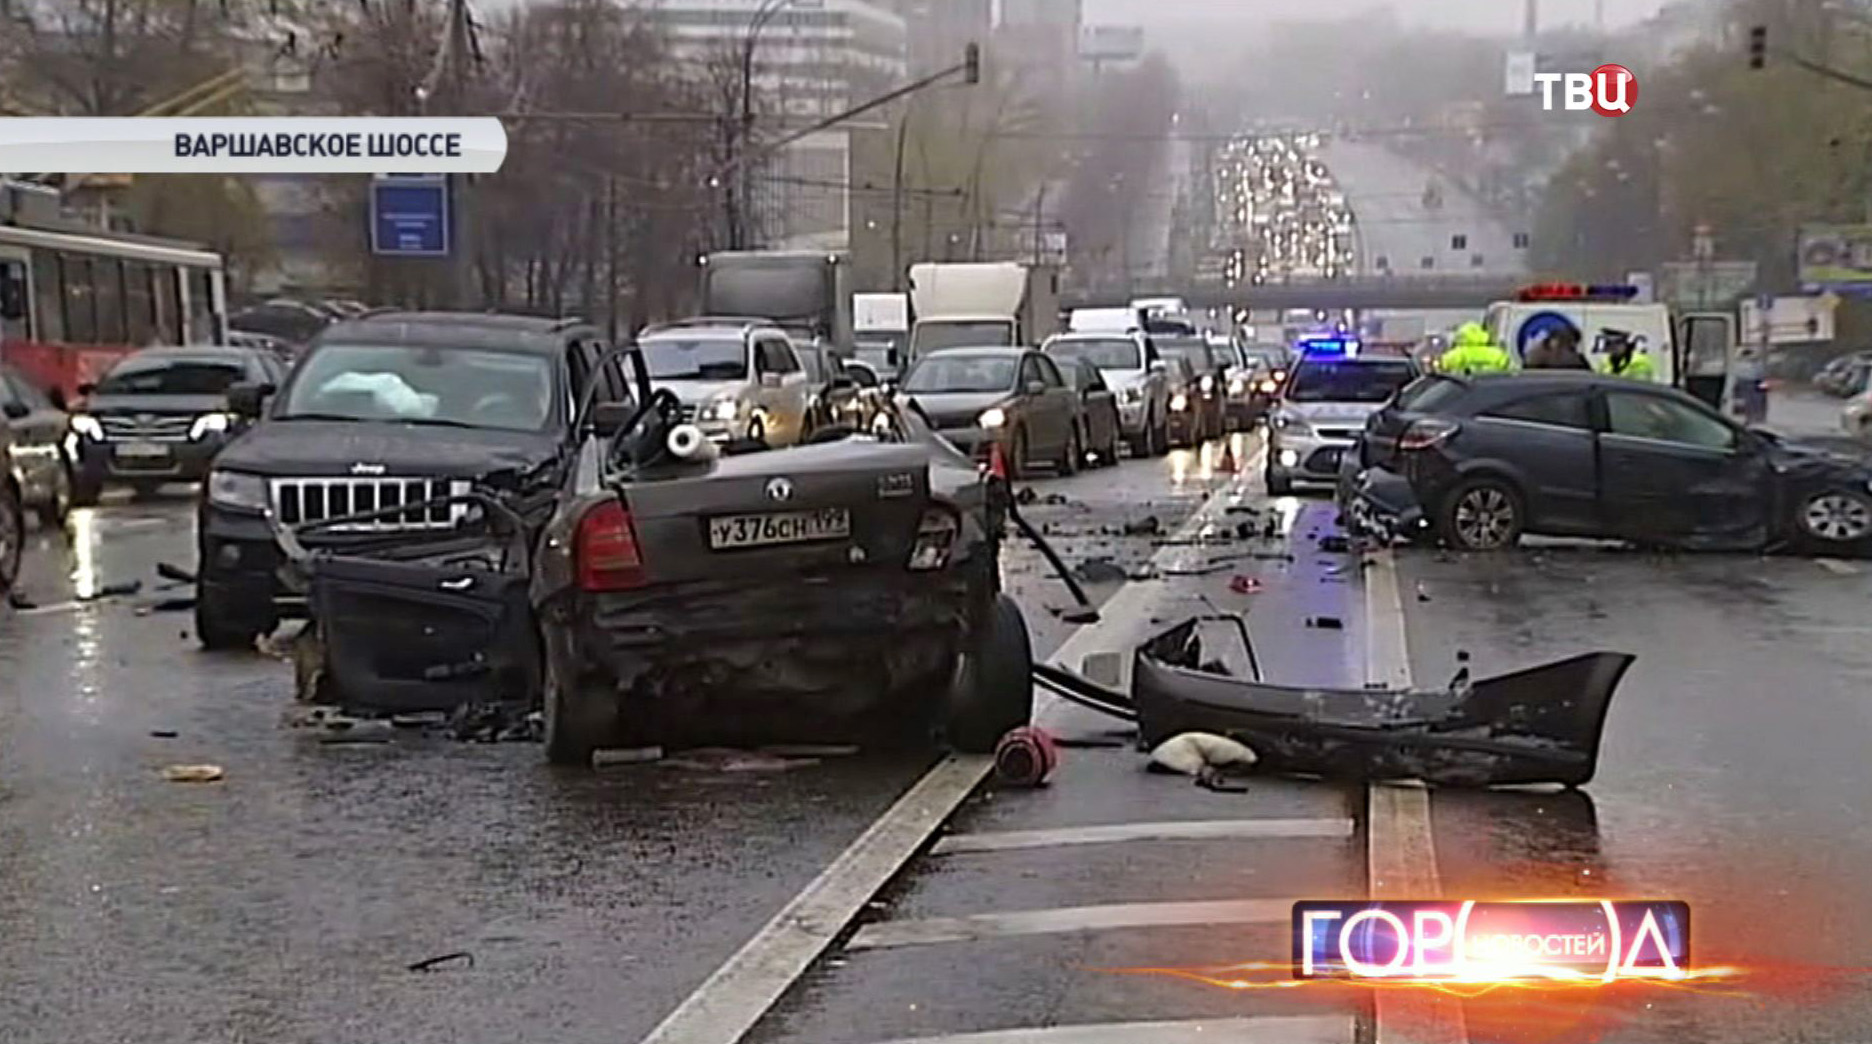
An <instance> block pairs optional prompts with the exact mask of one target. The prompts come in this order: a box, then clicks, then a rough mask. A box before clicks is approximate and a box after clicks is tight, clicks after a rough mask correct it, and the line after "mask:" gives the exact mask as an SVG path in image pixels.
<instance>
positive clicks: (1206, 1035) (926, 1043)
mask: <svg viewBox="0 0 1872 1044" xmlns="http://www.w3.org/2000/svg"><path fill="white" fill-rule="evenodd" d="M1352 1032H1353V1026H1352V1020H1351V1019H1350V1018H1348V1017H1346V1016H1342V1015H1262V1016H1250V1017H1247V1018H1234V1019H1185V1020H1182V1021H1179V1022H1099V1023H1092V1024H1089V1025H1079V1026H1046V1027H1033V1028H1025V1029H1011V1030H988V1031H986V1032H982V1033H952V1034H948V1035H945V1036H940V1037H902V1038H899V1039H897V1040H890V1041H883V1042H881V1044H1192V1042H1201V1044H1344V1042H1345V1041H1346V1040H1349V1039H1351V1037H1352Z"/></svg>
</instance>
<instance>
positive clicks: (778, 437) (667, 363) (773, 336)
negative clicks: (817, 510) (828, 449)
mask: <svg viewBox="0 0 1872 1044" xmlns="http://www.w3.org/2000/svg"><path fill="white" fill-rule="evenodd" d="M637 345H638V348H639V350H640V351H641V352H642V353H643V359H644V364H645V365H646V366H647V367H649V370H650V378H651V380H653V381H655V382H656V384H657V387H659V388H668V389H669V390H670V391H671V392H672V393H673V394H675V396H676V397H677V398H678V399H679V400H681V401H682V403H683V408H684V409H685V410H687V411H688V412H687V413H686V414H685V415H684V419H686V420H689V421H691V422H692V423H694V424H695V425H696V426H697V427H698V428H701V429H702V433H703V434H704V435H707V436H708V437H709V439H710V440H711V441H714V442H716V443H718V444H719V443H726V442H729V441H731V440H736V439H747V440H750V441H754V442H761V443H765V444H766V445H769V446H792V445H795V444H797V443H799V442H800V441H801V440H803V439H805V437H806V436H807V434H809V429H810V426H811V421H812V417H811V404H812V392H813V385H812V378H811V377H810V376H809V375H808V374H807V372H806V367H805V365H804V364H803V363H802V362H801V361H800V358H799V353H798V352H797V351H796V350H795V349H794V345H793V340H792V339H791V338H790V337H788V336H787V334H786V331H784V330H782V329H781V328H780V327H779V326H777V325H775V324H773V323H771V322H768V321H767V320H764V319H739V318H721V317H714V316H697V317H695V318H691V319H683V320H679V321H677V322H673V323H663V324H660V325H657V326H652V327H649V328H648V329H646V330H644V331H643V332H642V333H641V334H639V335H638V337H637Z"/></svg>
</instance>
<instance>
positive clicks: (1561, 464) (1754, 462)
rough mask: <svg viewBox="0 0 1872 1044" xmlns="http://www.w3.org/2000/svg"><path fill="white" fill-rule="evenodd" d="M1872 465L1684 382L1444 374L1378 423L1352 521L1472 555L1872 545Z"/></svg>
mask: <svg viewBox="0 0 1872 1044" xmlns="http://www.w3.org/2000/svg"><path fill="white" fill-rule="evenodd" d="M1869 483H1872V464H1868V463H1867V462H1866V460H1865V459H1864V458H1863V455H1856V454H1846V453H1841V452H1839V451H1838V450H1836V449H1834V448H1831V447H1829V446H1827V445H1825V444H1822V443H1818V442H1809V441H1803V440H1801V439H1797V438H1791V437H1786V436H1782V435H1778V434H1775V433H1773V432H1771V431H1768V430H1765V429H1760V428H1745V427H1742V426H1741V425H1739V424H1737V423H1735V422H1734V421H1732V420H1731V419H1729V418H1728V417H1725V416H1724V415H1723V414H1722V413H1721V412H1719V411H1717V410H1715V409H1712V408H1711V407H1709V406H1708V405H1707V404H1705V403H1704V402H1703V401H1702V400H1700V399H1698V398H1696V397H1695V396H1692V395H1689V394H1687V393H1685V392H1682V391H1679V390H1677V389H1675V388H1668V387H1664V386H1662V385H1658V384H1654V383H1650V382H1640V381H1630V380H1626V379H1623V378H1619V377H1613V376H1607V375H1600V374H1592V373H1586V372H1581V371H1568V370H1539V371H1523V372H1522V373H1518V374H1502V375H1488V376H1481V377H1454V376H1448V375H1438V376H1432V377H1426V378H1424V379H1423V380H1421V381H1419V382H1417V383H1415V384H1413V385H1411V386H1410V387H1409V388H1407V389H1405V390H1404V391H1403V392H1401V393H1400V394H1399V395H1397V396H1396V397H1395V398H1394V399H1393V400H1392V401H1391V402H1390V403H1388V404H1386V405H1385V407H1384V408H1383V409H1381V410H1379V411H1378V412H1376V413H1375V414H1373V415H1372V416H1371V418H1370V419H1369V421H1368V423H1367V425H1366V429H1365V433H1364V437H1363V438H1362V439H1361V440H1360V445H1359V451H1358V454H1357V461H1356V464H1352V463H1348V465H1347V467H1346V468H1345V469H1344V471H1343V472H1342V476H1341V483H1340V487H1339V500H1340V506H1341V509H1342V513H1343V514H1345V515H1346V517H1347V518H1348V519H1350V520H1351V521H1352V522H1353V524H1354V526H1355V527H1356V528H1361V529H1366V530H1376V531H1378V532H1382V533H1391V534H1395V535H1401V536H1405V537H1414V538H1425V537H1428V538H1435V539H1440V540H1442V541H1444V542H1446V543H1448V544H1449V545H1450V546H1453V547H1456V548H1459V549H1463V550H1474V551H1489V550H1498V549H1502V548H1507V547H1511V546H1513V545H1514V544H1515V543H1516V542H1517V541H1518V540H1519V539H1520V538H1521V536H1522V535H1524V534H1539V535H1543V536H1572V537H1588V538H1600V539H1614V540H1625V541H1629V542H1632V543H1636V544H1640V545H1646V546H1670V547H1680V548H1686V549H1700V550H1731V551H1773V550H1782V549H1790V550H1801V551H1808V552H1813V553H1823V554H1849V553H1850V554H1864V553H1865V552H1866V551H1867V550H1869V549H1872V485H1869Z"/></svg>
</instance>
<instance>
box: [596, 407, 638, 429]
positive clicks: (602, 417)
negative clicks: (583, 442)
mask: <svg viewBox="0 0 1872 1044" xmlns="http://www.w3.org/2000/svg"><path fill="white" fill-rule="evenodd" d="M636 412H637V404H636V403H632V402H600V403H594V404H592V408H591V422H590V423H591V429H592V431H594V432H596V433H598V434H599V435H602V436H604V437H605V438H610V437H611V436H613V435H616V434H618V433H619V432H621V431H623V430H624V425H626V424H629V423H630V419H631V414H633V413H636Z"/></svg>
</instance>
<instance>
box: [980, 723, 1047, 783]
mask: <svg viewBox="0 0 1872 1044" xmlns="http://www.w3.org/2000/svg"><path fill="white" fill-rule="evenodd" d="M1058 767H1059V745H1058V744H1056V743H1055V742H1053V736H1052V735H1051V734H1050V733H1048V732H1047V731H1046V730H1044V729H1037V728H1034V727H1033V726H1031V725H1023V726H1021V727H1020V728H1018V729H1013V730H1011V731H1009V732H1008V734H1007V735H1005V736H1003V737H1001V742H1000V743H997V744H996V745H995V776H996V777H997V778H998V779H1000V780H1001V782H1003V783H1011V784H1013V785H1015V786H1021V787H1037V786H1041V785H1043V784H1045V783H1046V781H1047V777H1049V776H1051V775H1053V770H1054V769H1056V768H1058Z"/></svg>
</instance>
